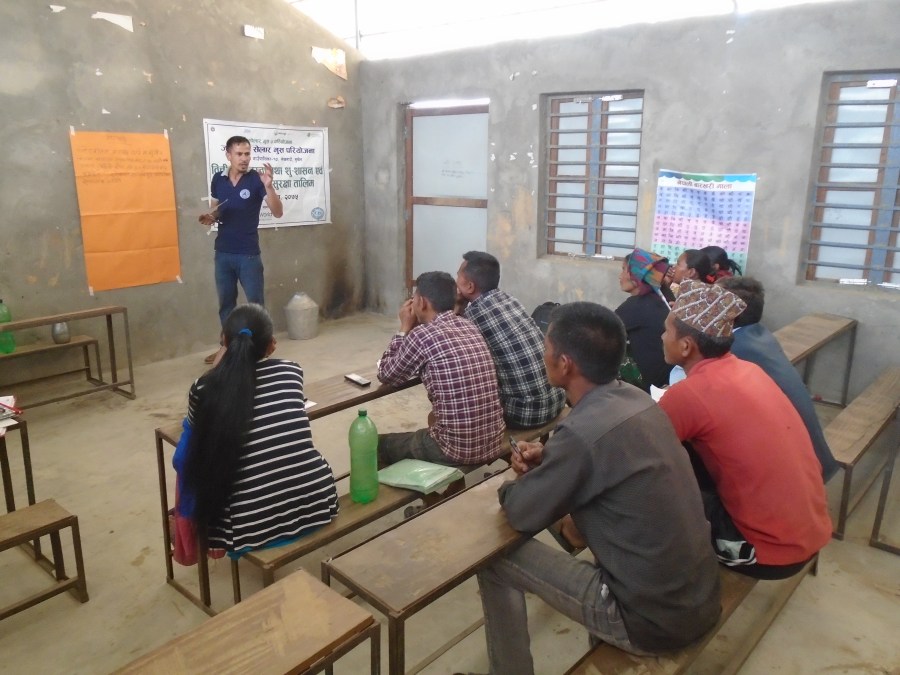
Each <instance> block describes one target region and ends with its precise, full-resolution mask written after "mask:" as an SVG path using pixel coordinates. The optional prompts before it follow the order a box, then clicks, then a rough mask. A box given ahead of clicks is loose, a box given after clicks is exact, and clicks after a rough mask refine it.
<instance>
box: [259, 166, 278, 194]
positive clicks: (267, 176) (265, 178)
mask: <svg viewBox="0 0 900 675" xmlns="http://www.w3.org/2000/svg"><path fill="white" fill-rule="evenodd" d="M274 175H275V171H274V170H273V169H272V165H271V164H269V163H268V162H265V163H264V164H263V170H262V171H260V172H259V179H260V180H261V181H262V184H263V187H264V188H266V189H267V190H268V189H269V188H270V187H272V177H273V176H274Z"/></svg>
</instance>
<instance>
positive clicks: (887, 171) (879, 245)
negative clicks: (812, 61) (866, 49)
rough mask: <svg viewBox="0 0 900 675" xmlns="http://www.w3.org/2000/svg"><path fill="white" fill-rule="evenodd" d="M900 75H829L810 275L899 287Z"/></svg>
mask: <svg viewBox="0 0 900 675" xmlns="http://www.w3.org/2000/svg"><path fill="white" fill-rule="evenodd" d="M898 78H900V73H897V72H893V73H843V74H829V75H826V76H825V81H824V84H823V95H822V112H821V115H820V124H819V127H820V128H819V134H818V139H819V152H818V156H817V158H816V160H815V163H814V165H813V172H814V175H813V181H812V189H811V198H810V203H809V210H808V213H809V214H810V216H809V218H808V245H807V247H806V252H807V257H806V259H805V260H804V264H805V267H806V278H807V279H810V280H821V281H832V282H841V283H850V284H879V285H882V286H887V287H900V260H898V256H897V251H898V237H897V235H898V231H900V189H898V187H900V182H898V178H900V105H898V103H900V101H898V92H897V80H898Z"/></svg>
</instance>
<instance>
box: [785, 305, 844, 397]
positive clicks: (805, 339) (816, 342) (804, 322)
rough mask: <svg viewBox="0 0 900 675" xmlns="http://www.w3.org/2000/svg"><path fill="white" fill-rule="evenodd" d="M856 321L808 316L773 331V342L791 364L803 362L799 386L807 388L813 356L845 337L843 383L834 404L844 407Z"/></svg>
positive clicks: (819, 315)
mask: <svg viewBox="0 0 900 675" xmlns="http://www.w3.org/2000/svg"><path fill="white" fill-rule="evenodd" d="M856 326H857V322H856V319H849V318H847V317H845V316H838V315H837V314H808V315H806V316H802V317H800V318H799V319H797V320H796V321H794V322H792V323H789V324H788V325H787V326H784V327H782V328H779V329H778V330H777V331H775V333H774V335H775V339H776V340H778V343H779V344H780V345H781V348H782V350H784V353H785V356H787V358H788V361H790V362H791V363H792V364H794V365H797V364H798V363H800V362H801V361H802V362H805V363H804V366H803V383H804V384H806V385H807V386H808V385H809V382H808V378H809V373H810V370H811V368H812V363H813V361H814V359H815V356H816V352H818V351H819V350H820V349H822V347H824V346H825V345H827V344H828V343H830V342H832V341H833V340H836V339H837V338H839V337H840V336H842V335H844V334H845V333H846V334H849V336H850V338H849V340H850V342H849V345H848V346H847V359H846V361H845V362H844V381H843V387H842V390H841V399H840V401H836V402H835V403H839V404H840V405H842V406H843V405H846V404H847V389H848V386H849V384H850V366H851V364H852V362H853V347H854V343H855V341H856Z"/></svg>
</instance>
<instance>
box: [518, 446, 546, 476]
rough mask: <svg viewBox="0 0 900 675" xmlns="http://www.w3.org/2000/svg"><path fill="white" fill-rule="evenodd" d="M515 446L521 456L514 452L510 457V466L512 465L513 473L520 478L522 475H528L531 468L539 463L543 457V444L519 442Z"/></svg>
mask: <svg viewBox="0 0 900 675" xmlns="http://www.w3.org/2000/svg"><path fill="white" fill-rule="evenodd" d="M516 445H518V446H519V452H520V453H521V455H520V454H519V453H515V452H514V453H512V454H511V455H510V464H511V465H512V468H513V471H515V472H516V473H517V474H519V475H520V476H521V475H522V474H523V473H528V471H529V470H530V469H531V468H532V467H535V466H537V465H538V464H540V463H541V460H542V459H543V455H544V444H543V443H538V442H532V443H529V442H527V441H519V442H518V443H517V444H516Z"/></svg>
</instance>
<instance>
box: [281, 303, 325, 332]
mask: <svg viewBox="0 0 900 675" xmlns="http://www.w3.org/2000/svg"><path fill="white" fill-rule="evenodd" d="M284 313H285V315H286V316H287V329H288V337H289V338H290V339H291V340H308V339H309V338H314V337H316V334H317V333H318V331H319V306H318V305H317V304H316V303H315V302H313V299H312V298H310V297H309V296H308V295H307V294H306V293H294V297H292V298H291V299H290V301H289V302H288V304H286V305H285V306H284Z"/></svg>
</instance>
